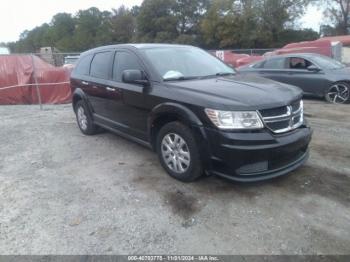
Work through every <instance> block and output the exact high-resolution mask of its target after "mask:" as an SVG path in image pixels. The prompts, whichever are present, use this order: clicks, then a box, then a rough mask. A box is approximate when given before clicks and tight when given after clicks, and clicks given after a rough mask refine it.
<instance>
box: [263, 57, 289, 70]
mask: <svg viewBox="0 0 350 262" xmlns="http://www.w3.org/2000/svg"><path fill="white" fill-rule="evenodd" d="M263 68H264V69H284V68H285V59H284V58H274V59H269V60H266V62H265V63H264V66H263Z"/></svg>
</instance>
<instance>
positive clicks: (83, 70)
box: [75, 55, 92, 75]
mask: <svg viewBox="0 0 350 262" xmlns="http://www.w3.org/2000/svg"><path fill="white" fill-rule="evenodd" d="M91 59H92V55H87V56H84V57H82V58H81V59H80V61H79V63H78V65H77V66H76V68H75V72H76V73H78V74H80V75H88V74H89V71H90V63H91Z"/></svg>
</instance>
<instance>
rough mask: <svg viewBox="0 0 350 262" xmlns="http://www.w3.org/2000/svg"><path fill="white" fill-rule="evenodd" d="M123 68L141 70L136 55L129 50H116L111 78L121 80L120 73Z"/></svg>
mask: <svg viewBox="0 0 350 262" xmlns="http://www.w3.org/2000/svg"><path fill="white" fill-rule="evenodd" d="M125 70H141V71H142V70H143V69H142V66H141V65H140V62H139V59H138V57H137V56H136V55H134V54H132V53H129V52H117V53H116V55H115V61H114V68H113V79H114V80H116V81H121V80H122V74H123V71H125Z"/></svg>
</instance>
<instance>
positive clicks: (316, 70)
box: [307, 65, 321, 72]
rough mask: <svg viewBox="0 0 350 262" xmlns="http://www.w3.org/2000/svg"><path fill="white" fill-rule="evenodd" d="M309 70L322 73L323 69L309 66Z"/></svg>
mask: <svg viewBox="0 0 350 262" xmlns="http://www.w3.org/2000/svg"><path fill="white" fill-rule="evenodd" d="M307 70H308V71H311V72H320V71H321V69H320V68H318V67H317V66H315V65H311V66H309V67H308V68H307Z"/></svg>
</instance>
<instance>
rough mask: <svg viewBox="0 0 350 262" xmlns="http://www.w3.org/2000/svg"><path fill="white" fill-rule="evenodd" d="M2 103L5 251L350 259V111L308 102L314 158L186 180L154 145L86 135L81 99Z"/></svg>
mask: <svg viewBox="0 0 350 262" xmlns="http://www.w3.org/2000/svg"><path fill="white" fill-rule="evenodd" d="M44 108H45V110H43V111H40V110H39V109H38V106H2V107H0V119H1V121H0V146H1V150H0V254H130V253H152V254H168V253H173V254H189V253H191V254H201V253H206V254H208V253H209V254H350V208H349V207H350V139H349V138H350V106H349V105H343V106H341V105H339V106H338V105H331V104H326V103H325V102H323V101H317V100H308V101H306V113H307V115H308V116H309V122H310V123H311V125H312V127H313V128H314V137H313V141H312V145H311V157H310V160H309V161H308V163H307V164H306V165H305V166H304V167H302V168H300V169H298V170H297V171H295V172H293V173H292V174H290V175H288V176H285V177H283V178H278V179H275V180H272V181H268V182H263V183H257V184H248V185H247V184H240V183H233V182H230V181H227V180H225V179H220V178H217V177H208V178H204V179H201V180H200V181H198V182H196V183H191V184H183V183H181V182H177V181H175V180H173V179H171V178H170V177H168V176H167V175H166V174H165V172H164V171H163V170H162V168H161V167H160V165H159V164H158V161H157V157H156V155H155V154H154V153H152V152H151V151H149V150H147V149H145V148H143V147H142V146H139V145H137V144H135V143H132V142H129V141H127V140H125V139H122V138H120V137H118V136H115V135H113V134H111V133H108V132H106V133H102V134H99V135H96V136H93V137H87V136H84V135H82V134H81V133H80V131H79V129H78V127H77V125H76V123H75V118H74V115H73V112H72V110H71V106H70V105H60V106H45V107H44Z"/></svg>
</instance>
